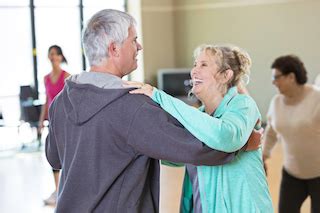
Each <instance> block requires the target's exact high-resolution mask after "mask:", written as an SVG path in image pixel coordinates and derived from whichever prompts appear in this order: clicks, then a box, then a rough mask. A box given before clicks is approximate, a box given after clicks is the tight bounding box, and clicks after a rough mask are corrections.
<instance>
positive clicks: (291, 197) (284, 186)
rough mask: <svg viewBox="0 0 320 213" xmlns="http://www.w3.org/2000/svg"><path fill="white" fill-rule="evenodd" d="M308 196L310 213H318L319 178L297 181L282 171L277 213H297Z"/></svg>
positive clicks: (319, 206) (319, 200)
mask: <svg viewBox="0 0 320 213" xmlns="http://www.w3.org/2000/svg"><path fill="white" fill-rule="evenodd" d="M309 195H310V197H311V212H312V213H320V177H317V178H312V179H299V178H296V177H293V176H292V175H290V174H288V172H287V171H286V170H285V169H282V180H281V185H280V201H279V213H299V212H300V208H301V206H302V203H303V202H304V201H305V200H306V198H307V197H308V196H309Z"/></svg>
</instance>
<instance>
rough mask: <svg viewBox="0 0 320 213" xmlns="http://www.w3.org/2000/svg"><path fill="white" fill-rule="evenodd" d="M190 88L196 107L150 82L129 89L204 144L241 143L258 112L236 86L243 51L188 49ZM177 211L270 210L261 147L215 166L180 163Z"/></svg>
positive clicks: (235, 146)
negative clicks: (180, 189) (191, 54)
mask: <svg viewBox="0 0 320 213" xmlns="http://www.w3.org/2000/svg"><path fill="white" fill-rule="evenodd" d="M194 58H195V61H194V67H193V69H192V70H191V78H192V83H193V87H192V93H193V94H194V95H195V96H196V97H197V98H198V99H199V100H200V101H201V102H202V104H203V105H202V106H201V107H200V108H199V109H196V108H193V107H191V106H189V105H187V104H185V103H184V102H182V101H180V100H178V99H176V98H174V97H172V96H170V95H168V94H166V93H165V92H163V91H160V90H158V89H156V88H154V87H152V86H150V85H147V84H143V85H140V86H139V85H137V84H136V83H129V84H131V85H132V86H138V87H141V88H138V89H136V90H133V91H131V93H134V94H145V95H148V96H150V97H151V98H152V99H153V100H154V101H155V102H157V103H159V104H160V106H161V107H162V108H163V109H164V110H166V111H167V112H168V113H170V114H171V115H172V116H174V117H175V118H176V119H178V120H179V122H180V123H182V124H183V125H184V127H185V128H186V129H188V130H189V131H190V132H191V133H192V134H193V135H194V136H195V137H197V138H198V139H199V140H201V141H203V142H204V143H205V144H206V145H207V146H209V147H211V148H213V149H216V150H220V151H224V152H234V151H237V150H239V149H240V148H241V147H243V146H244V145H245V144H246V142H247V140H248V138H249V136H250V134H251V132H252V131H253V129H254V128H256V129H259V128H260V126H259V121H260V117H261V115H260V112H259V110H258V107H257V105H256V103H255V101H254V100H253V99H252V98H251V97H250V96H248V95H245V94H239V93H238V91H237V86H239V84H240V83H241V79H242V78H243V77H244V76H247V75H248V74H249V68H250V66H251V59H250V57H249V55H248V54H247V53H246V52H244V51H242V50H240V49H239V48H238V47H234V46H214V45H201V46H199V47H198V48H196V49H195V51H194ZM180 211H181V212H195V213H199V212H219V213H221V212H233V213H234V212H241V213H243V212H246V213H248V212H273V207H272V202H271V199H270V193H269V190H268V185H267V180H266V176H265V172H264V168H263V163H262V155H261V149H258V150H254V151H250V152H241V153H239V154H238V155H237V157H236V159H235V160H234V161H233V162H231V163H229V164H226V165H221V166H194V165H186V174H185V179H184V184H183V195H182V199H181V209H180Z"/></svg>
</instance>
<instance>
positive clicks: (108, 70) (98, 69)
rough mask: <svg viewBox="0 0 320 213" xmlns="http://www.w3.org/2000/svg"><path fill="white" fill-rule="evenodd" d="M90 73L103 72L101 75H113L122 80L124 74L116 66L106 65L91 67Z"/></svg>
mask: <svg viewBox="0 0 320 213" xmlns="http://www.w3.org/2000/svg"><path fill="white" fill-rule="evenodd" d="M90 72H101V73H108V74H111V75H115V76H118V77H119V78H122V77H123V76H122V74H121V72H120V71H119V69H117V68H116V67H115V66H113V65H110V64H105V65H99V66H91V67H90Z"/></svg>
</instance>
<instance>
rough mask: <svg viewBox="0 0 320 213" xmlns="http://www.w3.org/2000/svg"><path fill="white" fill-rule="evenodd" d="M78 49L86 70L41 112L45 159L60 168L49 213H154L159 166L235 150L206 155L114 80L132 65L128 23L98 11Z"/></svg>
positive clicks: (229, 156)
mask: <svg viewBox="0 0 320 213" xmlns="http://www.w3.org/2000/svg"><path fill="white" fill-rule="evenodd" d="M83 46H84V50H85V54H86V56H87V58H88V60H89V63H90V71H89V72H83V73H81V74H78V75H73V76H71V77H69V78H68V79H67V80H66V85H65V87H64V89H63V91H62V92H61V93H60V94H59V95H58V96H57V97H56V99H55V100H54V102H53V103H52V105H51V107H50V110H49V119H50V127H49V135H48V138H47V141H46V156H47V159H48V161H49V163H50V164H51V166H52V167H53V168H55V169H62V173H61V180H60V186H59V192H58V202H57V207H56V212H68V213H72V212H75V213H79V212H121V213H124V212H130V213H133V212H147V213H151V212H159V170H160V169H159V168H160V167H159V161H158V160H157V159H163V160H168V161H172V162H182V163H190V164H194V165H199V164H201V165H220V164H225V163H228V162H230V161H232V160H233V159H234V157H235V155H236V153H223V152H219V151H216V150H212V149H210V148H208V147H207V146H205V145H204V144H203V143H202V142H201V141H199V140H197V139H196V138H195V137H193V136H192V135H191V134H190V133H189V132H187V130H185V129H184V128H183V127H182V126H181V124H180V123H178V121H177V120H175V119H174V118H173V117H171V116H170V115H169V114H167V113H166V112H164V111H163V110H162V109H161V108H160V107H159V106H158V105H156V104H155V103H154V102H153V101H152V100H151V99H150V98H148V97H145V96H143V95H132V94H129V91H130V90H131V89H132V88H131V89H130V88H125V87H123V82H122V79H121V78H122V77H123V76H125V75H127V74H129V73H130V72H132V71H133V70H135V69H136V68H137V59H136V57H137V55H138V52H139V51H140V50H142V46H141V45H140V44H139V42H138V41H137V34H136V29H135V20H134V19H133V18H132V17H131V16H130V15H128V14H127V13H124V12H120V11H116V10H102V11H100V12H98V13H96V14H95V15H94V16H93V17H92V18H91V19H90V20H89V22H88V24H87V27H86V29H85V30H84V32H83Z"/></svg>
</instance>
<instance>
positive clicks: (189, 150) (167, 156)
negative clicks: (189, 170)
mask: <svg viewBox="0 0 320 213" xmlns="http://www.w3.org/2000/svg"><path fill="white" fill-rule="evenodd" d="M128 143H129V144H130V145H131V146H132V147H133V148H134V149H135V150H136V151H138V152H140V153H141V154H144V155H147V156H150V157H152V158H156V159H161V160H168V161H172V162H180V163H190V164H193V165H221V164H226V163H229V162H230V161H232V160H233V159H234V157H235V153H234V152H233V153H225V152H221V151H217V150H214V149H211V148H209V147H207V146H205V145H204V144H203V143H202V142H201V141H199V140H198V139H196V138H195V137H194V136H193V135H191V133H189V132H188V131H187V130H186V129H184V128H183V127H182V125H181V124H180V123H178V121H177V120H176V119H175V118H173V117H172V116H170V115H169V114H168V113H166V112H164V111H163V110H162V109H160V108H159V107H158V106H157V105H155V104H150V103H144V104H143V105H142V106H141V107H140V109H139V110H138V111H137V112H136V114H135V117H134V119H133V121H132V124H131V126H130V131H129V135H128Z"/></svg>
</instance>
